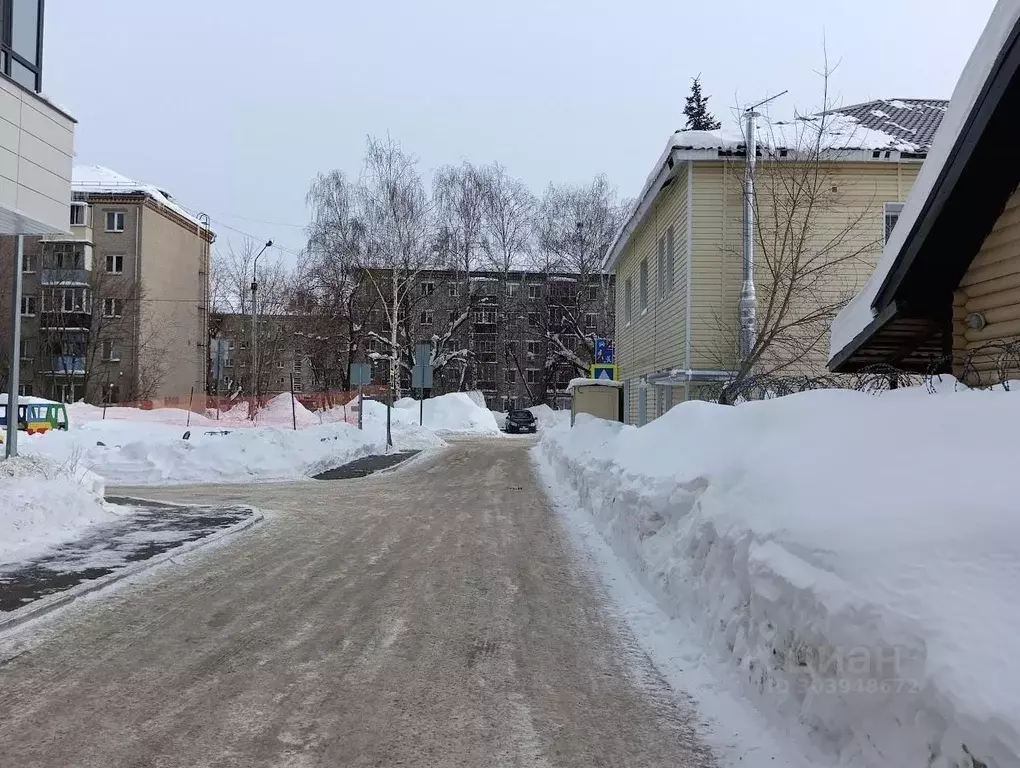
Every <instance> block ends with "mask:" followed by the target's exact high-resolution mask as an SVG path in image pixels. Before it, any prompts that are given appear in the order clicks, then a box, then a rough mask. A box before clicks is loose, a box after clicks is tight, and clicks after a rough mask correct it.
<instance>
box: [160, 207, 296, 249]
mask: <svg viewBox="0 0 1020 768" xmlns="http://www.w3.org/2000/svg"><path fill="white" fill-rule="evenodd" d="M174 202H175V203H177V205H179V206H180V207H181V208H183V209H184V210H186V211H188V213H190V214H191V215H192V216H198V214H199V213H205V212H204V211H198V210H197V209H193V208H190V207H188V206H186V205H183V204H182V203H181V202H180V200H177V199H176V198H175V199H174ZM206 216H208V217H209V220H210V221H214V222H216V224H217V225H219V226H221V227H223V228H224V229H229V230H230V231H231V232H236V233H237V234H239V235H244V236H245V237H247V238H250V239H252V240H261V239H262V238H261V237H259V236H257V235H253V234H252V233H251V232H245V231H244V230H243V229H238V228H237V227H232V226H230V225H229V224H227V222H225V221H223V219H221V218H218V217H215V216H213V215H212V214H210V213H206ZM234 218H239V219H240V218H244V217H243V216H237V217H234ZM249 221H254V222H258V223H262V224H270V225H274V224H273V222H268V221H267V222H259V221H258V219H249ZM275 226H281V227H296V226H298V225H296V224H275ZM271 247H272V248H275V249H277V250H278V251H280V252H281V253H288V254H290V255H291V256H298V257H300V256H302V253H301V252H300V251H295V250H293V249H292V248H286V247H284V246H282V245H279V244H277V243H276V242H274V243H273V245H272V246H271Z"/></svg>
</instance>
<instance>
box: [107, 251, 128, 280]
mask: <svg viewBox="0 0 1020 768" xmlns="http://www.w3.org/2000/svg"><path fill="white" fill-rule="evenodd" d="M106 271H107V272H109V273H110V274H111V275H120V274H123V273H124V257H123V256H122V255H120V254H117V255H114V254H112V253H108V254H106Z"/></svg>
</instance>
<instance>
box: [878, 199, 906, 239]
mask: <svg viewBox="0 0 1020 768" xmlns="http://www.w3.org/2000/svg"><path fill="white" fill-rule="evenodd" d="M882 207H883V209H884V214H885V240H884V241H883V242H886V243H888V242H889V238H890V237H891V236H892V233H893V229H895V227H896V222H897V221H899V220H900V214H901V213H903V203H885V204H884V205H883V206H882Z"/></svg>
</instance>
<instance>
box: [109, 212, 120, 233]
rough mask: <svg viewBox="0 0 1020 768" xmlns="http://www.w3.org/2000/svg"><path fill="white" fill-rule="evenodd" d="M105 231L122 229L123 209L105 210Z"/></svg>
mask: <svg viewBox="0 0 1020 768" xmlns="http://www.w3.org/2000/svg"><path fill="white" fill-rule="evenodd" d="M106 231H107V232H123V231H124V211H107V212H106Z"/></svg>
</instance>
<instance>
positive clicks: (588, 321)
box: [584, 312, 596, 328]
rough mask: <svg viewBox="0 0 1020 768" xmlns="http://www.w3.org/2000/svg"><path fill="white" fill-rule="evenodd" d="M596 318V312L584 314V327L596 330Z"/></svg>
mask: <svg viewBox="0 0 1020 768" xmlns="http://www.w3.org/2000/svg"><path fill="white" fill-rule="evenodd" d="M595 318H596V314H595V313H594V312H585V313H584V327H585V328H594V327H595Z"/></svg>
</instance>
